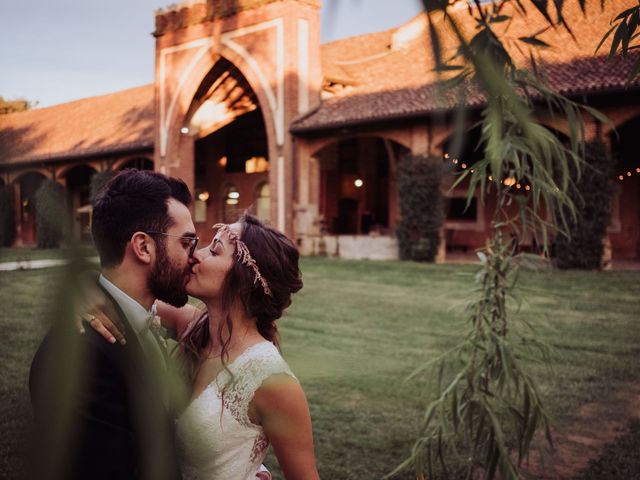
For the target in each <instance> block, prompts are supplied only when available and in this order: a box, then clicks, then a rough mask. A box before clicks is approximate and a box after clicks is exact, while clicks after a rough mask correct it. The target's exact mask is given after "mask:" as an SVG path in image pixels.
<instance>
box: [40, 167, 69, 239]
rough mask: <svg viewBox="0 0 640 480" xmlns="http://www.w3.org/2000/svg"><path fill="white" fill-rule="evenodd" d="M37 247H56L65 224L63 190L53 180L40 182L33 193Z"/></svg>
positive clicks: (65, 208)
mask: <svg viewBox="0 0 640 480" xmlns="http://www.w3.org/2000/svg"><path fill="white" fill-rule="evenodd" d="M35 208H36V231H37V235H38V248H58V247H59V246H60V242H61V241H62V236H63V233H64V231H65V227H66V226H67V224H68V222H67V207H66V202H65V190H64V187H63V186H62V185H60V184H59V183H57V182H56V181H55V180H50V179H47V180H45V181H43V182H42V185H40V188H38V190H37V191H36V194H35Z"/></svg>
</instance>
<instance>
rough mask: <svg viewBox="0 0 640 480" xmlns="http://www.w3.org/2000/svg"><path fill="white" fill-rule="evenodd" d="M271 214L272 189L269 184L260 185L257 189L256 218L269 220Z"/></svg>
mask: <svg viewBox="0 0 640 480" xmlns="http://www.w3.org/2000/svg"><path fill="white" fill-rule="evenodd" d="M270 213H271V187H270V186H269V184H268V183H266V182H265V183H262V184H260V185H258V188H257V189H256V216H257V217H258V218H259V219H260V220H269V217H270V216H271V215H270Z"/></svg>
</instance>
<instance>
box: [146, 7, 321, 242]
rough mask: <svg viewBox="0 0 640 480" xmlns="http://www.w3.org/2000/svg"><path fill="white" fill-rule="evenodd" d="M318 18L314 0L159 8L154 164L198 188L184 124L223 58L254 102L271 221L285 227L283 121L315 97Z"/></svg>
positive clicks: (289, 162)
mask: <svg viewBox="0 0 640 480" xmlns="http://www.w3.org/2000/svg"><path fill="white" fill-rule="evenodd" d="M319 23H320V22H319V4H318V3H317V2H315V1H312V0H280V1H264V0H256V1H255V2H251V1H249V2H242V4H240V3H237V4H236V3H233V2H223V1H210V2H208V3H207V5H206V6H204V5H203V4H195V5H192V6H190V7H175V8H169V9H168V10H166V11H161V12H159V13H158V14H157V16H156V26H157V28H156V32H155V35H156V37H157V40H156V65H157V67H156V149H155V168H156V169H158V170H160V171H162V172H164V173H167V174H170V175H176V176H179V177H181V178H183V179H184V180H185V181H186V182H187V184H188V185H189V186H190V187H191V188H192V189H194V188H195V187H196V184H197V183H198V182H197V179H196V175H197V173H196V171H195V168H194V158H195V145H194V143H195V140H196V138H194V137H193V136H192V135H190V134H189V131H188V127H187V125H188V124H189V122H190V120H191V118H190V115H191V114H192V113H193V109H194V101H195V102H197V101H198V99H199V97H200V96H201V95H202V92H201V91H199V88H200V87H201V86H202V85H203V84H204V83H206V82H205V80H206V78H207V75H209V73H210V72H211V71H212V70H213V69H214V68H215V65H216V64H217V63H218V62H220V61H221V60H222V59H224V61H228V62H229V63H230V64H231V65H233V67H234V68H235V69H237V70H238V71H239V72H241V74H242V76H243V78H245V79H246V81H247V83H248V85H249V87H250V88H251V90H252V92H253V93H254V94H255V97H256V99H257V102H258V104H259V105H260V108H261V113H262V116H263V121H264V128H265V130H266V133H267V144H268V160H269V162H270V165H271V168H270V170H269V174H268V175H269V182H270V184H271V185H272V186H273V188H272V195H271V218H272V223H273V224H274V225H276V226H277V227H278V228H279V229H281V230H283V231H285V232H287V233H289V234H290V233H291V231H292V208H291V207H292V204H293V200H292V198H293V190H294V188H293V175H294V166H293V154H292V141H291V138H290V135H289V133H288V125H289V124H290V123H291V122H292V120H293V119H294V118H295V117H296V116H297V115H299V114H301V113H303V112H306V111H307V110H308V109H310V108H313V107H314V106H315V105H317V104H318V103H319V100H320V96H319V91H320V79H321V75H320V62H319V59H320V54H319V53H320V39H319ZM205 93H206V92H205Z"/></svg>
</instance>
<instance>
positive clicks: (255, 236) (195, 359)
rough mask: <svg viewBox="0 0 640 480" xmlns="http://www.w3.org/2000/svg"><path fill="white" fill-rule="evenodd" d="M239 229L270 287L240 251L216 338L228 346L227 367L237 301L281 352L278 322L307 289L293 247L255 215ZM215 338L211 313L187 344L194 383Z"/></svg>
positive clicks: (228, 280)
mask: <svg viewBox="0 0 640 480" xmlns="http://www.w3.org/2000/svg"><path fill="white" fill-rule="evenodd" d="M238 223H240V224H241V225H242V234H241V236H240V240H241V241H242V243H244V245H246V247H247V250H248V251H249V253H250V255H251V257H252V258H253V260H254V261H255V266H256V267H257V271H259V273H260V276H261V277H262V279H263V280H264V281H258V278H257V276H256V270H255V269H254V268H252V267H251V266H250V265H248V264H247V263H245V262H241V261H240V260H239V259H238V257H237V255H236V254H237V250H236V252H234V254H233V256H234V260H235V261H234V262H233V265H232V267H231V269H230V270H229V272H228V273H227V276H226V278H225V280H224V282H223V286H222V293H221V297H222V307H223V312H226V313H225V317H226V318H224V319H223V321H221V322H219V327H218V331H217V332H216V334H217V337H218V340H219V342H220V344H221V345H222V362H223V364H224V363H226V361H227V360H228V351H227V349H228V345H229V342H230V340H231V335H232V334H233V325H232V322H231V318H230V317H229V311H230V309H231V306H232V304H233V302H234V301H235V300H236V299H238V300H239V301H240V302H241V303H242V305H243V307H244V309H245V311H246V312H247V314H248V315H249V316H251V317H254V318H255V319H256V324H257V327H258V331H259V332H260V334H261V335H262V336H263V337H264V338H265V339H267V340H268V341H270V342H272V343H273V344H274V345H276V346H277V347H278V346H279V336H278V327H277V325H276V320H278V319H279V318H280V317H281V316H282V313H283V312H284V310H285V309H286V308H287V307H288V306H289V305H291V297H292V295H293V294H294V293H296V292H297V291H299V290H300V289H301V288H302V275H301V273H300V268H299V266H298V261H299V258H300V254H299V252H298V249H297V248H296V246H295V245H294V244H293V242H292V241H291V240H290V239H289V238H288V237H287V236H286V235H284V234H283V233H281V232H279V231H278V230H276V229H275V228H272V227H270V226H268V225H265V224H263V223H262V222H261V221H260V220H258V219H257V218H256V217H254V216H253V215H249V214H244V215H243V216H242V217H241V218H240V219H239V220H238ZM237 248H238V246H236V249H237ZM265 285H268V287H265ZM225 330H226V331H227V332H228V334H229V335H226V341H225V335H224V333H225ZM210 335H211V333H210V332H209V319H208V317H207V315H206V313H205V314H204V315H203V316H202V317H201V318H199V319H198V320H197V321H195V322H193V324H192V326H191V327H189V328H188V329H187V331H186V332H185V334H184V336H183V337H182V339H181V342H180V343H181V345H182V355H183V358H184V360H185V361H186V363H187V365H185V366H186V367H187V374H188V377H189V378H190V379H191V380H193V379H195V375H196V374H197V369H198V365H199V364H200V360H201V352H203V350H204V349H205V347H206V346H207V345H208V343H209V339H210Z"/></svg>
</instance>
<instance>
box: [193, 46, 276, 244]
mask: <svg viewBox="0 0 640 480" xmlns="http://www.w3.org/2000/svg"><path fill="white" fill-rule="evenodd" d="M183 132H184V133H188V134H189V135H193V136H194V137H195V149H194V150H195V188H196V192H198V194H197V197H198V201H199V202H206V215H198V216H197V218H196V223H197V225H196V228H197V229H198V230H199V231H205V230H206V229H208V228H209V227H210V226H211V224H214V223H217V222H220V221H224V222H232V221H234V220H235V219H237V217H238V215H240V214H241V213H242V212H243V211H245V210H248V211H250V212H252V213H254V214H257V213H258V212H257V209H258V208H261V209H262V210H261V212H260V215H262V217H263V219H265V220H268V219H269V213H268V212H269V210H270V206H269V207H267V208H265V205H264V200H261V203H260V207H259V206H258V204H257V202H256V200H257V199H256V197H255V192H256V189H257V188H258V186H259V185H264V184H267V185H268V183H269V169H270V162H269V153H268V152H269V148H268V140H267V132H266V129H265V123H264V118H263V114H262V109H261V107H260V104H259V101H258V99H257V97H256V95H255V93H254V91H253V90H252V88H251V86H250V85H249V83H248V81H247V80H246V78H245V77H244V76H243V75H242V73H241V72H240V70H238V69H237V68H236V67H235V66H234V65H233V64H232V63H231V62H229V61H227V60H226V59H224V58H221V59H220V60H219V61H218V62H217V63H216V64H215V65H214V67H213V68H212V69H211V71H210V72H209V73H208V74H207V75H206V77H205V79H204V80H203V82H202V84H201V85H200V87H199V88H198V90H197V92H196V95H195V97H194V99H193V102H192V105H191V107H190V109H189V112H188V114H187V121H186V123H185V126H184V127H183ZM202 199H205V200H202ZM202 208H203V207H202V206H201V207H200V210H202Z"/></svg>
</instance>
